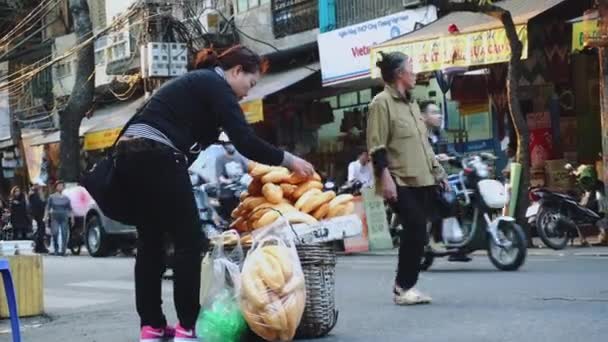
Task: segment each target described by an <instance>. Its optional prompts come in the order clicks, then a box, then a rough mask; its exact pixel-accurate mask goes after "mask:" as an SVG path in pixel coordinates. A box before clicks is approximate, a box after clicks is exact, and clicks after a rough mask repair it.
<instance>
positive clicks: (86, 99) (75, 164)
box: [59, 0, 95, 182]
mask: <svg viewBox="0 0 608 342" xmlns="http://www.w3.org/2000/svg"><path fill="white" fill-rule="evenodd" d="M70 12H71V14H72V17H73V19H74V32H75V33H76V38H77V43H80V42H82V41H84V40H86V39H87V38H90V36H91V34H92V30H93V27H92V25H91V18H90V16H89V6H88V4H87V0H70ZM94 72H95V56H94V50H93V44H92V43H91V44H87V45H86V46H85V47H84V48H83V49H82V50H80V51H79V52H78V55H77V67H76V80H75V83H74V87H73V89H72V94H71V95H70V99H69V100H68V103H67V105H66V107H65V109H64V110H63V111H61V113H60V117H59V124H60V130H61V142H60V151H61V163H60V168H59V176H60V177H61V179H62V180H64V181H66V182H76V181H78V177H79V175H80V136H79V132H78V131H79V129H80V123H81V122H82V119H83V118H84V116H85V114H86V113H87V112H88V111H89V110H90V109H91V107H92V105H93V95H94V91H95V74H94Z"/></svg>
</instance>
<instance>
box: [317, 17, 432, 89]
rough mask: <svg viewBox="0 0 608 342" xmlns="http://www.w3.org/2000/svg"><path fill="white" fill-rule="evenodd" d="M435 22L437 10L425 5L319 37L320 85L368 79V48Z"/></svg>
mask: <svg viewBox="0 0 608 342" xmlns="http://www.w3.org/2000/svg"><path fill="white" fill-rule="evenodd" d="M435 20H437V9H436V8H435V7H434V6H425V7H421V8H417V9H413V10H406V11H403V12H399V13H396V14H392V15H389V16H385V17H382V18H378V19H374V20H370V21H366V22H364V23H360V24H357V25H352V26H348V27H344V28H340V29H337V30H333V31H330V32H325V33H321V34H319V37H318V44H319V56H320V59H321V76H322V80H323V85H324V86H328V85H334V84H339V83H343V82H347V81H353V80H356V79H361V78H369V74H370V70H369V57H370V51H371V47H372V46H374V45H376V44H380V43H383V42H385V41H387V40H390V39H393V38H396V37H398V36H401V35H404V34H406V33H409V32H411V31H413V30H414V28H415V26H416V24H423V25H427V24H429V23H431V22H433V21H435Z"/></svg>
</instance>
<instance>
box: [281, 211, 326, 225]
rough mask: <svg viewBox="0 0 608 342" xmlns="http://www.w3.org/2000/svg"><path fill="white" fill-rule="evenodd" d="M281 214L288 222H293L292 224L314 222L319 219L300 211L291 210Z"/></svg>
mask: <svg viewBox="0 0 608 342" xmlns="http://www.w3.org/2000/svg"><path fill="white" fill-rule="evenodd" d="M283 216H285V219H287V221H289V223H293V224H298V223H306V224H311V225H312V224H316V223H318V222H319V221H317V219H316V218H314V217H312V216H310V215H308V214H305V213H303V212H300V211H292V212H288V213H287V214H284V215H283Z"/></svg>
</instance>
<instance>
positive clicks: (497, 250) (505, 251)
mask: <svg viewBox="0 0 608 342" xmlns="http://www.w3.org/2000/svg"><path fill="white" fill-rule="evenodd" d="M498 238H499V239H500V240H501V242H502V243H505V244H507V246H504V247H501V246H499V245H497V244H496V242H495V241H494V238H493V237H492V236H491V235H489V236H488V257H489V258H490V261H491V262H492V264H493V265H494V266H495V267H496V268H498V269H499V270H501V271H516V270H517V269H519V268H520V267H521V265H523V264H524V261H525V260H526V255H527V253H528V248H527V241H526V234H525V233H524V230H523V229H522V228H521V227H520V226H519V225H518V224H516V223H515V222H504V221H503V222H501V223H500V224H499V225H498Z"/></svg>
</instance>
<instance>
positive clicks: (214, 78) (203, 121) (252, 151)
mask: <svg viewBox="0 0 608 342" xmlns="http://www.w3.org/2000/svg"><path fill="white" fill-rule="evenodd" d="M263 71H264V64H263V63H262V59H261V58H260V56H258V55H257V54H256V53H254V52H252V51H251V50H250V49H248V48H246V47H243V46H236V47H232V48H230V49H228V50H226V51H225V52H223V53H222V54H220V55H218V54H217V53H216V52H215V51H213V50H211V49H206V50H203V51H200V52H199V53H198V54H197V55H196V57H195V63H194V70H191V71H189V72H188V73H186V74H185V75H182V76H180V77H178V78H176V79H174V80H172V81H171V82H168V83H166V84H165V85H163V86H162V87H161V88H160V89H158V90H157V91H156V93H155V94H154V95H152V97H151V99H150V101H149V102H148V103H147V104H146V105H145V107H144V108H143V109H141V110H140V114H139V115H137V116H136V117H135V119H134V120H133V121H132V122H131V123H130V124H129V125H128V127H127V129H126V131H125V132H124V134H123V135H122V137H121V138H120V139H119V142H118V144H117V146H116V166H115V171H116V173H115V177H116V181H117V182H119V183H120V184H121V185H122V186H123V187H124V194H125V196H130V197H129V198H128V203H130V209H131V212H132V213H133V217H132V221H133V222H136V226H137V232H138V246H137V258H136V261H135V297H136V306H137V312H138V314H139V316H140V319H141V322H140V325H141V334H140V341H157V340H158V339H163V338H172V337H174V341H175V342H194V341H198V339H197V335H196V332H195V322H196V319H197V316H198V312H199V309H200V306H199V290H200V273H201V252H202V251H203V250H204V248H206V243H205V241H206V238H205V237H204V233H203V232H202V231H201V223H200V218H199V215H198V212H197V209H196V204H195V200H194V195H193V192H192V184H191V183H190V178H189V176H188V167H189V165H190V164H191V163H192V162H193V161H194V160H195V158H196V155H197V154H198V153H199V152H200V151H201V150H203V149H205V148H207V147H208V146H209V145H211V144H213V143H216V141H217V140H218V136H219V132H220V129H223V131H224V132H225V133H226V134H227V135H228V136H229V138H230V139H231V141H232V143H233V144H234V145H235V147H236V148H237V150H238V151H239V152H240V153H241V154H243V155H244V156H245V157H247V158H248V159H252V160H256V161H259V162H261V163H264V164H270V165H283V166H285V167H287V168H289V169H291V170H292V171H294V172H296V173H298V174H301V175H302V176H311V175H312V174H313V173H314V169H313V167H312V165H311V164H310V163H308V162H306V161H304V160H303V159H300V158H298V157H296V156H293V155H291V154H289V153H287V152H284V151H281V150H279V149H277V148H275V147H273V146H271V145H269V144H268V143H266V142H264V141H263V140H261V139H260V138H258V137H257V136H256V135H255V134H254V132H253V130H252V129H251V127H250V126H249V125H248V123H247V121H246V120H245V116H244V114H243V112H242V110H241V107H240V105H239V100H240V99H242V98H244V97H245V96H246V95H247V93H248V92H249V90H250V89H251V88H252V87H253V86H255V85H256V83H257V81H258V79H259V78H260V74H261V73H262V72H263ZM166 233H168V234H169V235H170V236H171V237H172V238H173V240H174V245H175V262H174V264H175V266H174V269H173V273H174V299H175V308H176V311H177V317H178V319H179V323H178V324H177V326H176V327H175V329H174V328H172V327H170V326H169V325H168V324H167V320H166V318H165V316H164V314H163V311H162V308H161V303H162V301H161V275H162V273H163V271H164V251H163V246H164V241H163V239H164V236H165V234H166Z"/></svg>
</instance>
